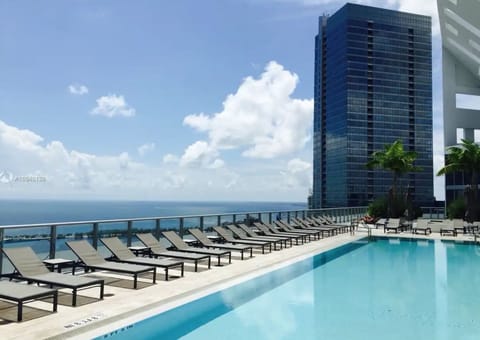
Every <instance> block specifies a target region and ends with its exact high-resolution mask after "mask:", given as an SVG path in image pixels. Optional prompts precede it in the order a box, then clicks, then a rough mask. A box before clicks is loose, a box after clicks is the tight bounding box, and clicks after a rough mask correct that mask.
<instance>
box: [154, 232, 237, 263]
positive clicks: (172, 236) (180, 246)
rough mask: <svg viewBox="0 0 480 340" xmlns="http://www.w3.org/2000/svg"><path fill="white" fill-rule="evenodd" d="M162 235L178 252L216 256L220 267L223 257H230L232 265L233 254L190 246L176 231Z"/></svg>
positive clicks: (229, 260)
mask: <svg viewBox="0 0 480 340" xmlns="http://www.w3.org/2000/svg"><path fill="white" fill-rule="evenodd" d="M162 235H163V236H164V237H165V238H166V239H167V240H168V242H170V243H171V244H172V245H173V246H174V247H175V248H176V249H177V250H178V251H182V252H186V253H196V254H206V255H210V256H216V257H217V260H218V265H220V259H221V257H222V256H228V263H232V252H231V251H224V250H219V249H206V248H194V247H190V246H188V244H186V243H185V242H184V241H183V240H182V238H181V237H180V236H178V235H177V233H175V232H174V231H164V232H162Z"/></svg>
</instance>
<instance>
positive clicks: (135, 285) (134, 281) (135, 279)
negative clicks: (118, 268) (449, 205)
mask: <svg viewBox="0 0 480 340" xmlns="http://www.w3.org/2000/svg"><path fill="white" fill-rule="evenodd" d="M133 289H137V274H133Z"/></svg>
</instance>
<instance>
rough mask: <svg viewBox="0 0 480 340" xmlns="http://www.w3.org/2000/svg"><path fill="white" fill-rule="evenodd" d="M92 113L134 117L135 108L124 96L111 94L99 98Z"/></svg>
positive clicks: (106, 115) (110, 116)
mask: <svg viewBox="0 0 480 340" xmlns="http://www.w3.org/2000/svg"><path fill="white" fill-rule="evenodd" d="M90 113H91V114H92V115H100V116H105V117H109V118H112V117H116V116H123V117H133V116H135V114H136V112H135V109H134V108H133V107H131V106H129V105H128V104H127V102H126V101H125V98H123V96H121V95H120V96H117V95H116V94H109V95H108V96H102V97H100V98H98V99H97V106H96V107H95V108H93V110H92V111H91V112H90Z"/></svg>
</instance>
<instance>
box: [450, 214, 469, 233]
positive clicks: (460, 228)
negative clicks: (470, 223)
mask: <svg viewBox="0 0 480 340" xmlns="http://www.w3.org/2000/svg"><path fill="white" fill-rule="evenodd" d="M453 229H454V230H455V232H456V233H457V235H458V233H459V232H461V233H462V234H465V231H466V230H465V229H466V228H465V221H464V220H462V219H460V218H455V219H453Z"/></svg>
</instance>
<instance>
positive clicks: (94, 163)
mask: <svg viewBox="0 0 480 340" xmlns="http://www.w3.org/2000/svg"><path fill="white" fill-rule="evenodd" d="M196 147H197V148H195V147H194V148H191V149H190V151H189V152H188V153H187V155H189V157H190V158H189V157H184V159H183V161H184V162H185V161H186V160H187V159H188V160H189V161H191V163H188V162H187V165H188V166H185V165H184V166H181V165H180V159H179V158H178V157H176V156H175V155H172V154H169V155H165V157H164V163H161V165H160V166H157V165H149V164H147V163H141V162H138V161H134V160H132V158H131V157H130V155H129V154H128V153H126V152H121V153H118V154H115V155H106V156H99V155H95V154H91V153H85V152H81V151H77V150H71V149H68V148H67V147H66V146H65V145H64V144H63V143H62V142H61V141H45V139H44V138H43V137H42V136H40V135H38V134H36V133H35V132H33V131H30V130H27V129H19V128H17V127H14V126H11V125H8V124H6V123H4V122H3V121H1V120H0V157H1V159H2V165H1V166H0V173H6V174H8V175H10V174H12V176H28V175H33V176H42V178H43V177H44V178H46V181H44V182H42V183H35V184H34V183H0V198H42V199H52V198H54V199H61V198H70V199H78V198H85V199H91V198H92V197H93V198H96V199H130V200H131V199H142V200H148V199H152V200H230V201H232V200H235V201H241V200H252V198H253V199H255V200H270V201H273V200H275V201H279V200H280V201H281V200H286V201H305V199H306V194H307V189H306V187H302V186H293V187H289V186H287V185H279V183H283V182H284V181H285V177H284V176H283V175H282V174H281V171H285V172H287V171H290V173H291V175H292V176H297V177H299V178H301V176H302V175H301V174H302V173H303V172H302V170H303V169H306V168H307V167H308V166H307V165H304V164H303V163H302V161H292V162H290V163H289V164H288V165H286V164H285V162H284V161H283V160H271V161H268V162H264V161H260V160H254V159H253V160H249V161H248V166H245V164H244V162H239V163H237V164H234V166H233V168H234V169H235V170H232V169H229V168H228V167H227V165H226V164H225V163H224V161H223V160H222V159H220V158H219V157H218V156H216V153H215V151H212V150H211V149H209V147H208V145H205V144H203V143H199V144H196ZM165 161H166V162H165ZM195 165H197V166H195ZM285 168H287V170H285ZM303 181H304V180H300V182H298V183H303ZM206 193H208V195H207V196H206Z"/></svg>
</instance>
